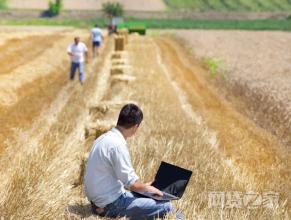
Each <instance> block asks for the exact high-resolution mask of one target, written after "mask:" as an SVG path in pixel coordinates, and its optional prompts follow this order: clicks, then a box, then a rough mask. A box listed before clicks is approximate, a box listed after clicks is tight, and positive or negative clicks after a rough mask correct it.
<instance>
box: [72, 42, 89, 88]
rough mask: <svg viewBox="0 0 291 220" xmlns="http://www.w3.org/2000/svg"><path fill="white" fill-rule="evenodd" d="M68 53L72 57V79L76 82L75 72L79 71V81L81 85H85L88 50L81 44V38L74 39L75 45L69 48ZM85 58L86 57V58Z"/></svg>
mask: <svg viewBox="0 0 291 220" xmlns="http://www.w3.org/2000/svg"><path fill="white" fill-rule="evenodd" d="M67 52H68V54H69V56H70V57H71V71H70V79H71V80H74V77H75V72H76V70H77V69H78V71H79V81H80V83H81V85H83V83H84V78H85V76H84V61H85V57H86V61H87V60H88V49H87V47H86V45H85V44H84V43H82V42H80V37H75V38H74V43H72V44H70V45H69V46H68V49H67ZM84 56H85V57H84Z"/></svg>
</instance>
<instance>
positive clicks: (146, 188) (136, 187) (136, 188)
mask: <svg viewBox="0 0 291 220" xmlns="http://www.w3.org/2000/svg"><path fill="white" fill-rule="evenodd" d="M129 189H130V190H131V191H133V192H149V193H152V194H155V195H158V196H163V193H162V192H161V191H160V190H159V189H157V188H156V187H154V186H151V185H148V184H145V183H142V182H141V181H139V180H137V181H135V182H134V183H133V184H132V185H131V186H130V188H129Z"/></svg>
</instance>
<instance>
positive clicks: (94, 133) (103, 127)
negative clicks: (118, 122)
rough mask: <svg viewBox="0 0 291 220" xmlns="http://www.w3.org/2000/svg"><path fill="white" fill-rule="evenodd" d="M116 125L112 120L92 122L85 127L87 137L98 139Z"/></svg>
mask: <svg viewBox="0 0 291 220" xmlns="http://www.w3.org/2000/svg"><path fill="white" fill-rule="evenodd" d="M114 126H115V122H112V121H96V122H95V123H90V124H88V125H87V126H86V127H85V138H86V139H87V138H89V137H94V139H96V138H98V137H99V136H100V135H102V134H104V133H105V132H107V131H109V130H110V129H111V128H113V127H114Z"/></svg>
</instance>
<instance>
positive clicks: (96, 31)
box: [91, 24, 104, 57]
mask: <svg viewBox="0 0 291 220" xmlns="http://www.w3.org/2000/svg"><path fill="white" fill-rule="evenodd" d="M91 39H92V50H93V57H96V55H97V56H98V55H99V51H98V50H99V48H100V47H101V44H102V41H103V40H104V37H103V33H102V30H101V29H100V28H99V26H98V24H96V25H95V27H94V28H92V29H91Z"/></svg>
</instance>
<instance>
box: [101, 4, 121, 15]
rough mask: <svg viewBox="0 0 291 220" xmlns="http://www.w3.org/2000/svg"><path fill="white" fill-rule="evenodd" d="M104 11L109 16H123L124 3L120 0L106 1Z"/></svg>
mask: <svg viewBox="0 0 291 220" xmlns="http://www.w3.org/2000/svg"><path fill="white" fill-rule="evenodd" d="M102 11H103V12H104V13H105V14H106V15H108V16H109V17H122V16H123V14H124V9H123V5H122V4H121V3H119V2H106V3H103V4H102Z"/></svg>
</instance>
